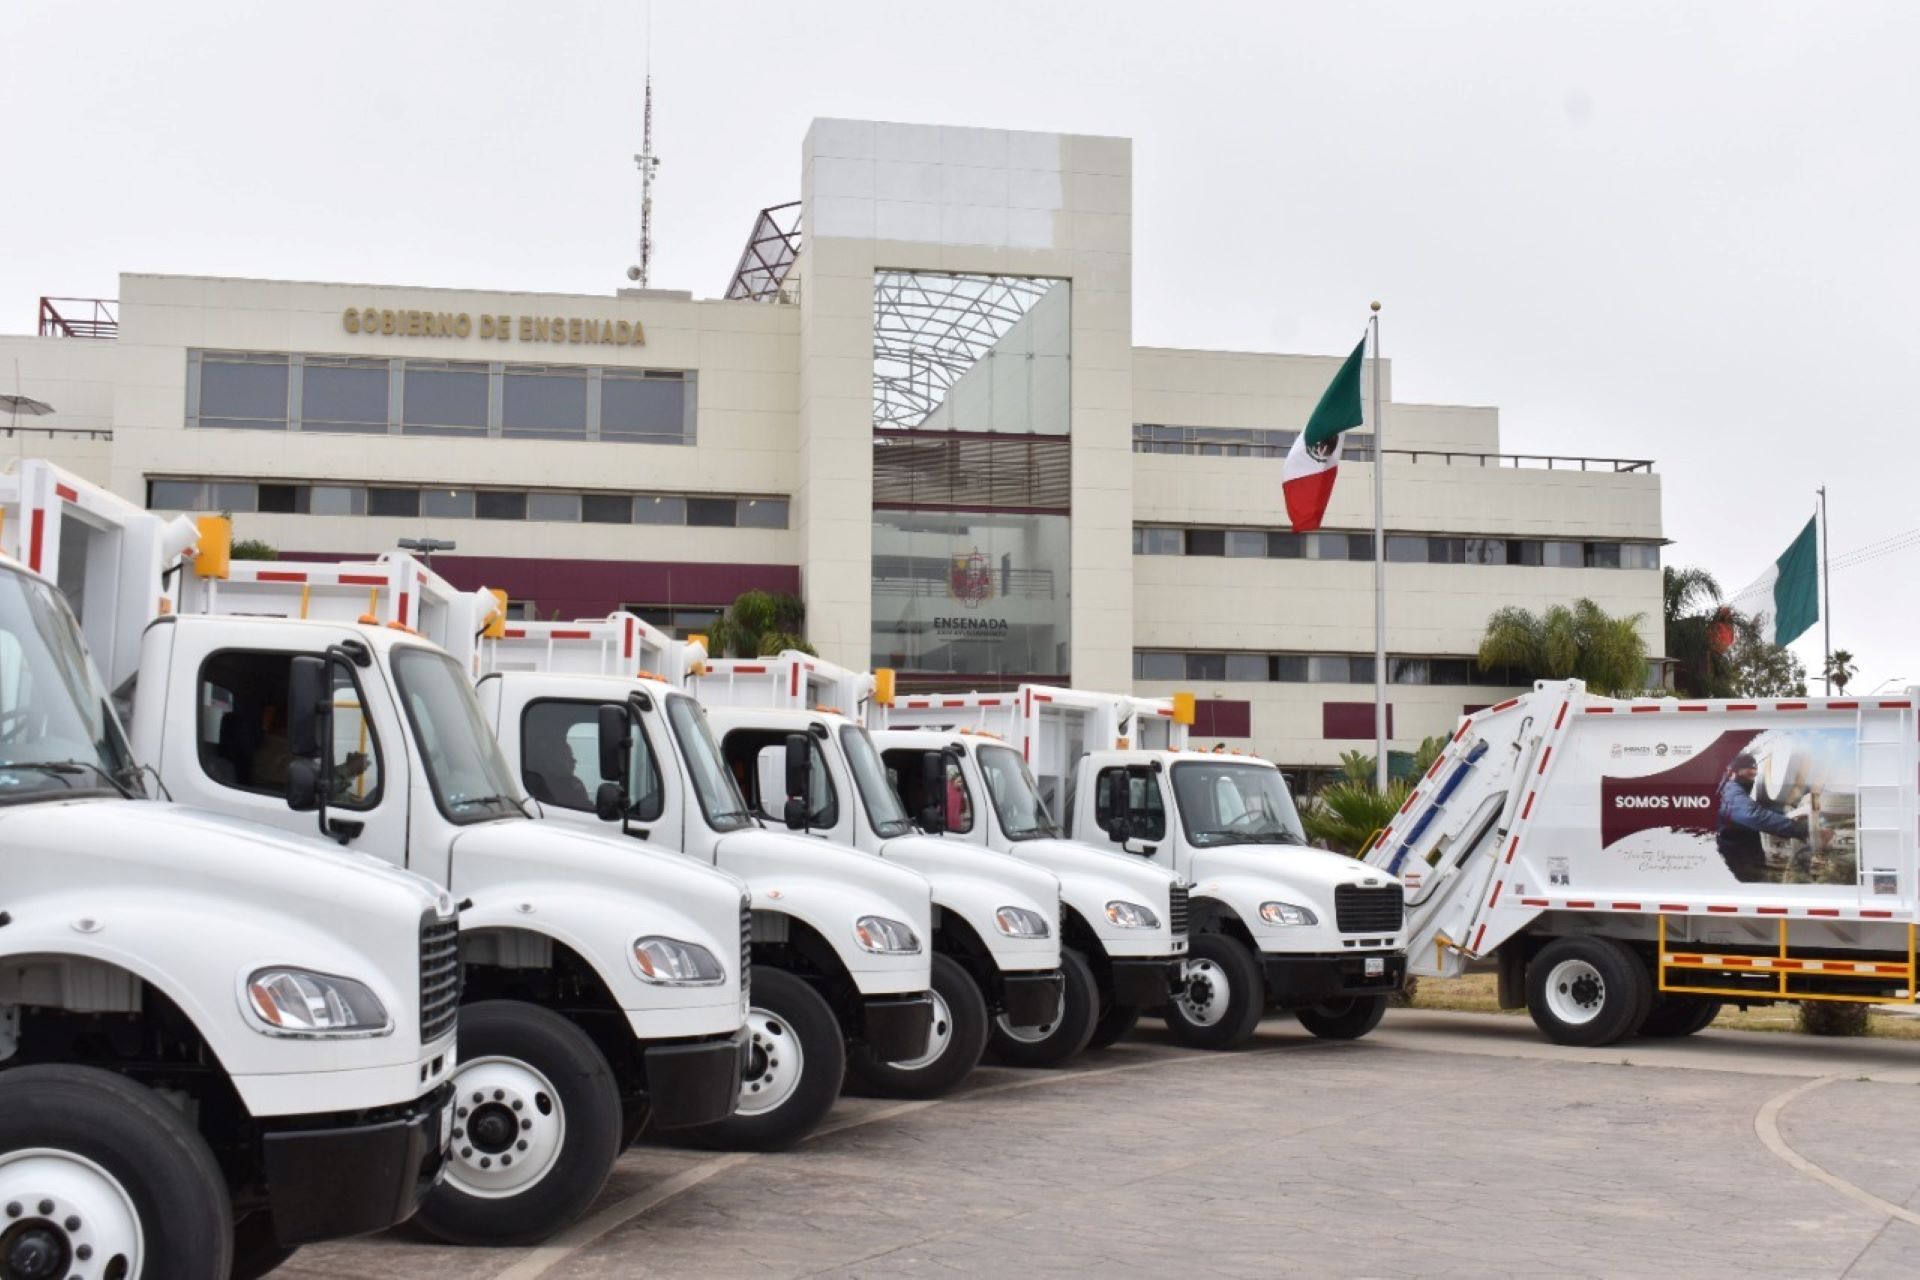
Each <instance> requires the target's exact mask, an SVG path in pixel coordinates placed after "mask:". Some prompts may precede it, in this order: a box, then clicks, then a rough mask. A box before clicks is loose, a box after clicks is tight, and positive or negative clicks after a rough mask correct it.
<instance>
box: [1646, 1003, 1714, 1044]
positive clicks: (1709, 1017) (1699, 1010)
mask: <svg viewBox="0 0 1920 1280" xmlns="http://www.w3.org/2000/svg"><path fill="white" fill-rule="evenodd" d="M1719 1016H1720V1002H1719V1001H1718V1000H1712V999H1708V998H1707V997H1705V996H1662V997H1660V998H1659V999H1657V1000H1656V1001H1655V1002H1654V1006H1653V1012H1651V1013H1649V1014H1648V1015H1647V1020H1646V1021H1645V1022H1643V1023H1641V1024H1640V1034H1641V1035H1643V1036H1651V1037H1654V1038H1655V1039H1661V1040H1665V1039H1673V1038H1678V1037H1680V1036H1690V1035H1693V1034H1695V1033H1696V1032H1700V1031H1705V1030H1706V1029H1707V1028H1708V1027H1710V1026H1712V1025H1713V1020H1714V1019H1715V1018H1717V1017H1719Z"/></svg>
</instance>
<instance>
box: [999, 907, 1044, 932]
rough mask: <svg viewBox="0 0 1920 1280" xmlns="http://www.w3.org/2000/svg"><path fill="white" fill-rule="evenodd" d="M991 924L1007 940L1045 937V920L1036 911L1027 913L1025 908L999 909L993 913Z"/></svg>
mask: <svg viewBox="0 0 1920 1280" xmlns="http://www.w3.org/2000/svg"><path fill="white" fill-rule="evenodd" d="M993 922H994V924H996V925H998V926H999V927H1000V932H1002V933H1004V934H1006V935H1007V936H1008V937H1009V938H1044V937H1046V936H1047V918H1046V917H1045V916H1043V915H1041V914H1040V913H1039V912H1038V911H1029V910H1027V909H1026V908H1025V907H1001V908H1000V909H999V910H998V911H996V912H994V913H993Z"/></svg>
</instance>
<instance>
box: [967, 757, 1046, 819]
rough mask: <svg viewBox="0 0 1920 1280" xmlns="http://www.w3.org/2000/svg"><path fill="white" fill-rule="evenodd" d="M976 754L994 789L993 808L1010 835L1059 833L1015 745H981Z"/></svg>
mask: <svg viewBox="0 0 1920 1280" xmlns="http://www.w3.org/2000/svg"><path fill="white" fill-rule="evenodd" d="M975 754H976V757H977V758H978V759H979V761H980V772H981V773H983V774H985V775H986V778H987V790H988V791H991V792H992V793H993V812H994V814H995V815H996V816H997V817H998V818H999V819H1000V830H1001V831H1003V832H1005V833H1006V837H1007V839H1009V840H1038V839H1039V838H1040V837H1042V836H1057V835H1059V834H1060V829H1059V828H1058V827H1056V826H1054V825H1053V817H1052V815H1051V814H1049V813H1048V812H1047V807H1046V806H1045V805H1044V804H1041V803H1040V788H1039V787H1038V786H1036V785H1034V781H1033V774H1032V773H1031V772H1030V771H1029V770H1028V769H1027V762H1026V761H1025V760H1022V759H1021V758H1020V753H1019V752H1017V751H1015V750H1014V749H1013V748H1012V747H981V748H980V749H979V751H978V752H976V753H975Z"/></svg>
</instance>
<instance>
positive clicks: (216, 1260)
mask: <svg viewBox="0 0 1920 1280" xmlns="http://www.w3.org/2000/svg"><path fill="white" fill-rule="evenodd" d="M26 1147H48V1148H51V1149H54V1150H60V1151H71V1152H73V1153H74V1154H75V1155H78V1156H84V1157H86V1158H87V1159H88V1160H91V1161H93V1162H94V1163H95V1164H97V1165H99V1166H100V1167H101V1168H103V1169H105V1170H106V1171H107V1172H108V1173H110V1174H112V1175H113V1177H114V1178H115V1179H117V1180H118V1181H119V1183H120V1185H121V1187H122V1188H123V1189H124V1190H125V1191H126V1193H127V1195H128V1196H129V1197H130V1198H131V1199H132V1201H133V1205H134V1210H135V1212H136V1213H137V1214H138V1215H139V1218H140V1229H141V1232H142V1234H143V1236H144V1239H145V1248H146V1252H147V1256H146V1262H145V1269H146V1273H147V1274H148V1275H155V1274H161V1273H164V1274H167V1275H181V1276H225V1275H226V1274H227V1271H228V1268H229V1266H230V1265H231V1261H232V1254H233V1210H232V1207H231V1197H230V1194H229V1192H228V1189H227V1183H226V1179H225V1177H223V1176H222V1174H221V1172H220V1166H219V1165H218V1163H216V1162H215V1160H214V1158H213V1152H212V1151H211V1150H210V1149H209V1148H208V1146H207V1144H206V1141H205V1139H203V1138H202V1137H201V1136H200V1134H199V1133H198V1132H197V1131H196V1130H195V1129H194V1128H193V1126H191V1125H189V1124H188V1123H187V1121H186V1118H185V1117H184V1116H182V1115H181V1114H180V1113H179V1112H178V1111H176V1110H175V1109H174V1108H173V1107H171V1106H169V1105H168V1104H167V1103H166V1102H165V1101H164V1100H162V1099H161V1098H160V1097H159V1096H158V1095H157V1094H155V1093H153V1092H152V1091H151V1090H149V1089H146V1088H144V1087H143V1086H141V1085H139V1084H137V1083H135V1082H134V1081H132V1080H129V1079H127V1078H125V1077H124V1076H119V1075H116V1074H114V1073H113V1072H110V1071H101V1070H98V1069H96V1068H92V1067H72V1066H60V1067H20V1068H16V1069H14V1070H12V1071H8V1072H6V1073H5V1074H3V1075H0V1150H18V1149H21V1148H26Z"/></svg>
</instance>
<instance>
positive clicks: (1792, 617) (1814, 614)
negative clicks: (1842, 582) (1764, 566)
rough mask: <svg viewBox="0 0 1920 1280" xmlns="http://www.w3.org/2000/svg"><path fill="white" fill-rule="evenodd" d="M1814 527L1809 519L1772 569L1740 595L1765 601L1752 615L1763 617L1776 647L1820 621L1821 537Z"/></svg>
mask: <svg viewBox="0 0 1920 1280" xmlns="http://www.w3.org/2000/svg"><path fill="white" fill-rule="evenodd" d="M1814 524H1815V520H1811V519H1810V520H1808V521H1807V527H1806V528H1804V529H1802V530H1801V531H1800V536H1799V537H1797V538H1795V539H1794V540H1793V545H1792V546H1790V547H1788V548H1787V549H1786V550H1785V551H1783V552H1781V553H1780V558H1779V559H1778V560H1775V561H1774V562H1773V567H1772V568H1771V569H1768V570H1767V571H1766V573H1764V574H1762V575H1761V577H1760V580H1759V581H1758V582H1756V583H1754V584H1753V585H1752V586H1751V587H1748V588H1747V590H1746V591H1743V592H1741V593H1740V594H1741V595H1743V596H1746V595H1754V596H1761V597H1762V598H1764V599H1765V600H1766V601H1767V602H1768V603H1767V604H1766V605H1762V606H1760V607H1758V608H1756V609H1755V612H1756V613H1761V614H1763V615H1764V622H1765V625H1766V627H1767V630H1768V631H1769V632H1770V635H1769V636H1768V638H1769V639H1771V640H1772V641H1773V643H1775V644H1791V643H1792V642H1793V641H1794V640H1795V639H1797V638H1799V636H1800V635H1801V634H1802V633H1804V632H1805V631H1806V630H1807V628H1808V627H1811V626H1812V625H1813V624H1814V623H1816V622H1818V621H1819V620H1820V534H1819V531H1818V530H1817V529H1815V528H1814Z"/></svg>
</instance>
